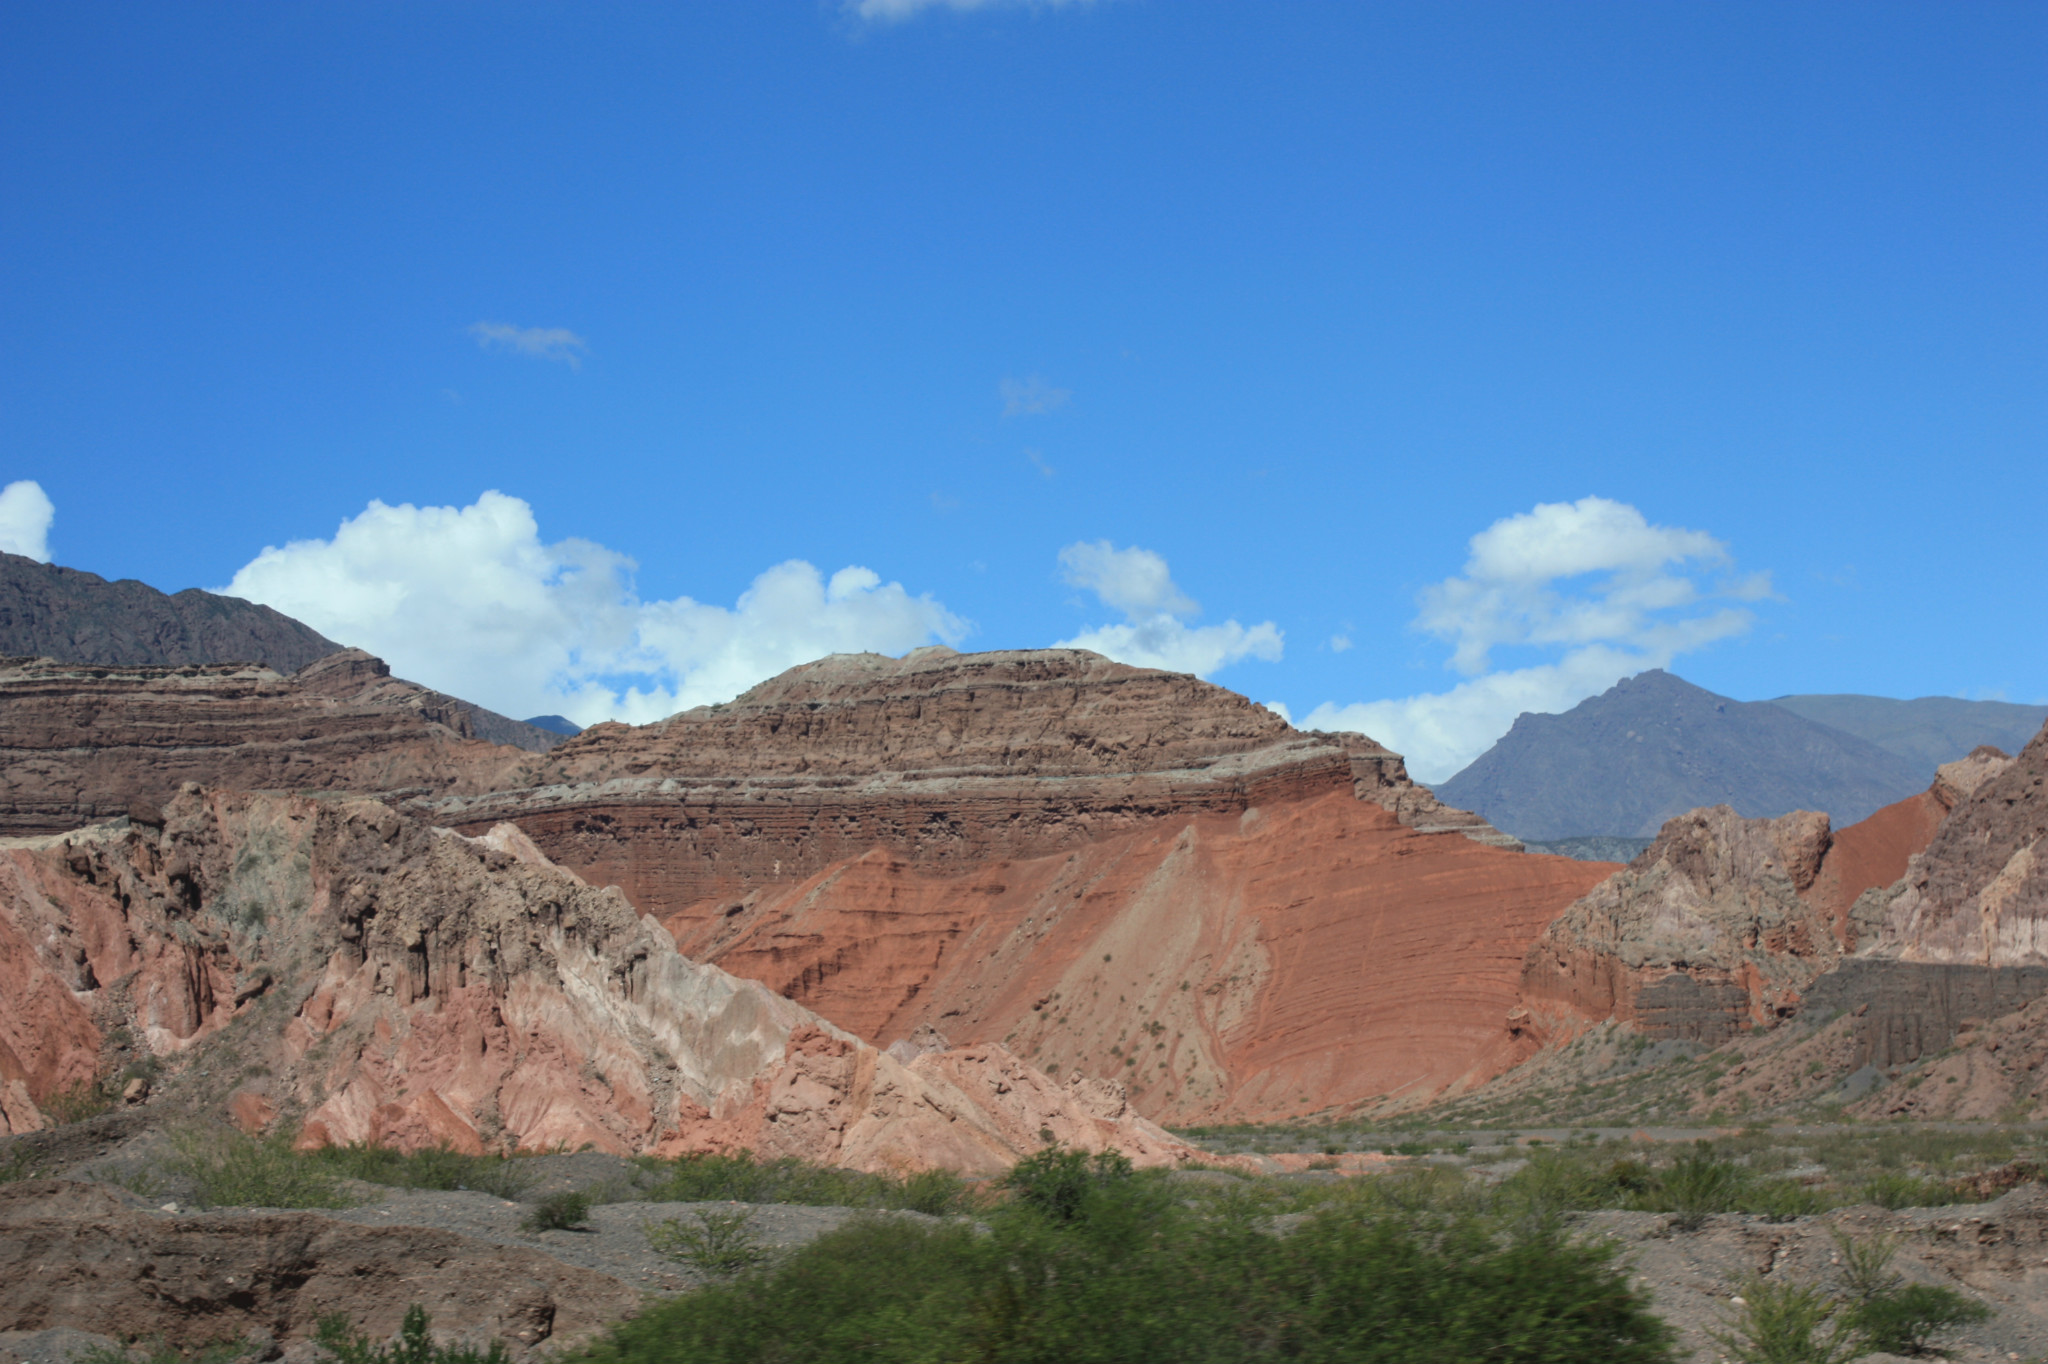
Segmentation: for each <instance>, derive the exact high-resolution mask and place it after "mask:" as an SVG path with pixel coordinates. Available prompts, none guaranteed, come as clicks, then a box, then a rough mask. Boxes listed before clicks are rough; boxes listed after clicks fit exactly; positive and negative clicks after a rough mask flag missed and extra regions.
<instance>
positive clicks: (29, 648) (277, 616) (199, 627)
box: [0, 553, 342, 673]
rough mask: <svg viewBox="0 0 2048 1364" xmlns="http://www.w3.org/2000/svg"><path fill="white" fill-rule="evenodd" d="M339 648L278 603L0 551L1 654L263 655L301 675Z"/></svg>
mask: <svg viewBox="0 0 2048 1364" xmlns="http://www.w3.org/2000/svg"><path fill="white" fill-rule="evenodd" d="M341 648H342V646H341V645H339V644H336V643H335V642H334V641H333V640H331V639H328V638H327V637H326V636H324V635H322V634H320V633H319V632H318V631H317V630H314V629H313V628H312V627H310V626H307V625H302V624H300V623H299V622H298V621H295V620H293V619H292V618H291V617H290V616H287V615H285V614H284V613H282V612H280V611H274V610H272V609H271V608H270V607H268V606H259V605H257V604H256V603H255V602H251V601H243V600H242V599H241V598H240V597H223V596H219V595H217V594H215V593H212V592H202V591H200V590H199V589H198V588H196V587H192V588H187V589H185V590H184V591H183V592H179V593H175V594H166V593H163V592H159V591H157V590H156V589H155V588H153V587H151V586H149V585H148V584H147V583H140V582H137V581H135V580H134V579H133V578H123V579H121V580H119V581H118V582H108V581H107V580H106V579H105V578H102V577H100V576H99V575H98V574H97V573H84V572H81V571H79V570H78V569H75V568H64V567H61V566H59V565H57V564H45V563H39V562H37V561H36V560H34V559H29V558H24V557H23V556H22V555H19V554H6V553H0V655H13V656H16V657H29V658H36V657H40V658H54V659H61V660H63V661H64V662H67V663H101V664H117V665H144V666H155V667H187V666H191V665H194V664H205V663H258V664H261V665H262V666H264V667H266V668H270V669H272V670H273V671H276V672H280V673H295V672H297V671H298V670H299V669H301V668H303V667H305V666H306V665H307V664H309V663H312V662H313V661H315V660H316V659H320V658H325V657H326V656H327V655H328V654H332V653H338V652H339V651H340V650H341Z"/></svg>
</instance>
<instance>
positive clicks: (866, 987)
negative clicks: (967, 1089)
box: [419, 649, 1606, 1120]
mask: <svg viewBox="0 0 2048 1364" xmlns="http://www.w3.org/2000/svg"><path fill="white" fill-rule="evenodd" d="M517 783H525V784H524V785H519V784H517ZM419 808H420V809H421V810H422V811H423V812H424V813H425V815H426V816H427V817H429V818H431V819H433V820H434V821H435V822H438V823H443V824H446V825H449V826H450V827H455V828H459V829H462V830H465V831H467V832H471V833H478V832H481V831H483V830H486V829H488V828H490V827H491V826H493V825H495V824H497V823H500V822H510V823H514V824H517V825H518V826H519V827H520V828H521V829H522V830H524V831H525V833H526V834H527V835H528V836H529V837H531V838H532V839H533V840H534V841H535V843H536V845H537V846H539V847H540V848H541V849H542V850H543V851H544V852H545V853H546V854H547V856H548V857H549V858H550V859H552V860H554V861H556V862H557V863H560V864H561V865H563V866H566V867H570V868H572V869H574V870H576V871H577V872H578V873H579V874H581V875H583V876H585V877H586V878H587V879H589V880H591V881H592V882H594V883H601V884H611V885H617V886H619V887H620V888H621V889H622V890H623V891H624V892H625V894H626V896H627V897H628V899H630V900H631V901H632V903H633V904H634V905H636V906H637V907H639V908H640V909H642V910H643V911H645V912H648V913H650V914H653V915H655V916H656V917H658V918H660V920H661V921H662V923H663V924H664V926H666V927H667V928H668V929H669V931H670V932H671V934H672V935H674V937H675V939H676V941H677V943H678V944H679V946H680V947H681V949H682V950H683V951H684V952H685V953H686V954H687V955H689V956H691V957H693V958H697V959H701V960H705V961H710V962H714V963H717V964H718V965H720V966H723V967H724V968H726V969H728V970H731V971H733V972H734V973H735V974H738V975H742V976H745V977H748V978H750V979H755V980H760V981H762V982H763V983H765V984H767V985H768V986H770V987H771V988H772V989H774V990H776V991H777V992H778V993H781V994H783V995H786V996H788V997H789V998H792V999H795V1000H798V1001H799V1002H801V1003H803V1004H805V1005H806V1006H808V1007H810V1008H813V1009H815V1010H817V1011H818V1012H819V1013H820V1014H822V1015H824V1016H826V1017H828V1018H831V1019H833V1020H834V1021H835V1022H838V1023H840V1024H841V1025H842V1026H844V1027H847V1028H849V1029H851V1030H852V1031H853V1032H855V1033H856V1034H858V1035H859V1036H861V1037H863V1038H865V1039H867V1040H868V1041H870V1042H873V1043H876V1044H878V1045H888V1044H892V1043H895V1042H899V1041H903V1040H905V1039H907V1038H909V1037H911V1036H912V1035H913V1034H915V1033H917V1032H918V1031H919V1030H921V1029H923V1030H932V1031H935V1032H936V1033H938V1034H940V1035H942V1036H944V1037H947V1038H950V1039H952V1040H953V1041H955V1042H959V1043H969V1044H979V1043H992V1042H1001V1043H1004V1044H1006V1045H1009V1046H1011V1047H1013V1048H1016V1049H1018V1050H1019V1051H1021V1052H1023V1053H1024V1054H1026V1055H1028V1056H1030V1057H1031V1058H1032V1059H1034V1060H1035V1061H1037V1062H1039V1063H1041V1064H1043V1065H1045V1066H1047V1067H1057V1068H1059V1069H1060V1070H1061V1072H1062V1073H1065V1074H1073V1073H1074V1072H1076V1071H1079V1072H1080V1073H1082V1074H1084V1075H1088V1076H1091V1077H1095V1078H1110V1077H1123V1078H1126V1079H1127V1080H1128V1081H1129V1083H1130V1085H1131V1088H1132V1092H1133V1095H1134V1101H1135V1102H1136V1103H1137V1104H1138V1105H1139V1106H1140V1108H1141V1110H1142V1111H1144V1112H1146V1113H1147V1114H1149V1115H1152V1116H1155V1117H1160V1118H1162V1119H1166V1118H1173V1119H1189V1120H1192V1119H1193V1118H1195V1117H1198V1116H1200V1117H1209V1116H1215V1115H1232V1116H1245V1117H1251V1116H1275V1115H1280V1114H1291V1113H1298V1112H1302V1111H1305V1110H1308V1111H1313V1110H1317V1109H1322V1108H1328V1107H1332V1106H1343V1105H1352V1106H1356V1105H1360V1104H1369V1103H1383V1102H1384V1103H1406V1102H1418V1101H1420V1100H1421V1099H1423V1098H1426V1097H1427V1096H1429V1095H1432V1094H1436V1093H1439V1092H1442V1091H1443V1090H1445V1089H1447V1088H1452V1087H1457V1086H1462V1085H1467V1084H1471V1083H1476V1082H1477V1080H1479V1079H1482V1078H1484V1077H1485V1076H1486V1075H1489V1074H1491V1073H1493V1072H1494V1071H1495V1070H1497V1069H1499V1068H1501V1067H1504V1066H1506V1065H1509V1064H1512V1063H1513V1061H1514V1059H1516V1056H1517V1055H1518V1048H1519V1047H1520V1046H1521V1044H1520V1043H1519V1042H1518V1041H1517V1040H1516V1039H1515V1038H1514V1037H1512V1036H1511V1035H1510V1034H1509V1033H1508V1032H1507V1031H1506V1029H1505V1028H1504V1026H1503V1025H1502V1023H1501V1021H1500V1020H1501V1019H1502V1018H1503V1017H1504V1016H1505V1014H1506V1012H1507V1010H1508V1008H1509V1007H1510V1006H1511V1005H1512V1003H1513V1001H1514V990H1515V980H1516V977H1517V974H1518V969H1519V963H1520V960H1521V956H1522V954H1523V953H1524V952H1525V951H1526V949H1527V946H1528V944H1529V942H1530V941H1531V940H1532V939H1533V938H1534V936H1535V934H1536V933H1537V932H1539V931H1540V930H1541V928H1542V926H1543V925H1544V924H1545V923H1547V922H1548V920H1549V919H1550V918H1551V917H1553V916H1554V915H1555V914H1556V913H1557V912H1558V911H1559V910H1560V909H1561V908H1562V907H1563V906H1564V905H1565V904H1566V903H1568V902H1569V901H1570V900H1571V899H1572V898H1574V897H1575V896H1576V895H1578V894H1579V893H1582V892H1583V891H1584V890H1585V889H1587V888H1588V887H1590V886H1591V885H1592V884H1593V883H1594V882H1595V881H1597V880H1598V879H1599V878H1600V877H1601V876H1602V875H1603V874H1604V872H1605V871H1606V868H1605V867H1603V866H1600V865H1598V864H1585V863H1571V862H1568V861H1566V860H1564V859H1555V858H1542V857H1525V856H1521V855H1519V854H1518V853H1517V852H1516V851H1515V849H1516V848H1518V846H1519V845H1517V844H1515V843H1514V841H1513V840H1511V839H1507V838H1505V837H1503V836H1502V835H1500V834H1499V833H1498V832H1497V831H1495V830H1493V829H1491V828H1490V827H1488V826H1486V825H1485V824H1484V822H1483V821H1480V820H1478V819H1476V818H1475V817H1473V816H1471V815H1469V814H1466V813H1465V812H1462V811H1457V810H1452V809H1450V808H1449V807H1446V806H1444V805H1443V804H1442V803H1441V802H1439V801H1438V800H1436V798H1435V797H1434V796H1432V795H1431V794H1430V793H1429V792H1428V791H1427V790H1426V789H1425V788H1422V787H1419V786H1417V785H1415V784H1414V783H1413V782H1411V781H1410V780H1409V779H1408V776H1407V772H1406V769H1405V766H1404V765H1403V764H1402V762H1401V759H1400V757H1399V756H1398V755H1396V754H1394V753H1391V752H1389V751H1388V750H1387V749H1385V748H1384V747H1382V746H1381V745H1378V744H1376V743H1374V742H1372V741H1371V740H1370V739H1367V738H1365V737H1364V736H1362V735H1324V734H1303V733H1300V732H1298V731H1295V730H1293V729H1292V728H1291V727H1289V726H1288V725H1287V724H1286V722H1285V721H1283V720H1282V719H1280V717H1278V716H1276V715H1274V714H1272V713H1271V712H1269V711H1266V710H1265V709H1264V708H1262V707H1258V706H1254V705H1252V704H1251V703H1250V702H1248V701H1246V700H1245V699H1244V698H1243V697H1240V696H1237V695H1235V694H1233V693H1230V692H1227V691H1225V690H1223V689H1222V688H1218V687H1214V686H1210V685H1208V684H1206V683H1203V682H1200V681H1198V680H1196V679H1194V678H1190V677H1186V676H1182V675H1179V674H1172V673H1163V672H1158V671H1156V670H1151V669H1142V668H1132V667H1128V666H1126V665H1122V664H1117V663H1112V662H1110V661H1109V660H1107V659H1103V658H1101V657H1099V656H1097V655H1093V654H1088V653H1085V652H1081V651H1077V650H1039V651H1029V652H1010V653H990V654H967V655H963V654H957V653H954V652H953V651H952V650H949V649H924V650H919V651H917V652H915V653H913V654H911V655H909V656H908V657H906V658H903V659H888V658H882V657H880V656H878V655H841V656H837V657H834V658H829V659H823V660H820V661H819V662H817V663H814V664H809V665H805V666H804V667H801V668H796V669H792V670H791V671H790V672H788V673H785V674H783V675H782V676H780V677H778V678H775V679H772V680H771V681H770V682H767V683H764V684H762V685H761V686H760V687H757V688H755V689H754V690H753V691H751V692H749V693H747V694H746V695H744V696H742V697H740V698H738V699H736V700H735V701H733V702H732V703H730V704H729V705H725V706H718V707H701V708H698V709H697V710H693V711H688V712H684V713H683V714H680V715H677V716H673V717H671V718H670V719H668V720H666V721H662V722H660V723H658V724H655V725H650V726H645V727H642V728H639V729H632V728H628V727H626V726H622V725H600V726H595V727H593V728H592V729H591V730H589V731H586V732H585V733H584V734H583V735H581V736H579V737H578V738H577V739H575V740H572V741H571V742H569V743H567V744H565V745H563V746H562V747H561V748H559V749H556V750H554V751H553V752H551V753H549V754H546V755H544V756H542V757H539V758H535V759H531V760H528V761H527V762H526V763H525V764H524V765H523V766H522V768H521V769H520V772H519V774H518V775H517V776H516V777H514V778H511V779H508V780H507V781H506V782H505V784H504V785H503V786H502V787H501V788H500V789H498V790H494V791H489V792H484V793H481V794H478V795H461V794H451V795H448V796H442V797H434V798H431V799H425V800H422V801H421V802H420V803H419ZM1310 847H1313V848H1315V849H1316V850H1317V851H1316V855H1315V856H1313V857H1305V856H1303V855H1302V853H1303V850H1304V849H1306V848H1310ZM1418 1029H1420V1032H1419V1033H1418V1032H1417V1030H1418ZM1418 1036H1419V1037H1420V1038H1422V1039H1425V1041H1424V1042H1423V1043H1422V1044H1418V1043H1417V1037H1418Z"/></svg>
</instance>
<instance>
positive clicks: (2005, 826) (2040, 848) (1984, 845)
mask: <svg viewBox="0 0 2048 1364" xmlns="http://www.w3.org/2000/svg"><path fill="white" fill-rule="evenodd" d="M1942 777H1943V780H1944V781H1946V782H1948V783H1949V784H1950V786H1951V787H1952V788H1955V789H1958V790H1959V791H1961V792H1962V801H1961V803H1960V804H1959V805H1958V806H1957V807H1956V809H1955V811H1954V813H1952V814H1951V815H1950V816H1949V818H1948V819H1947V820H1946V821H1945V822H1944V823H1943V824H1942V827H1941V831H1940V832H1939V833H1937V834H1936V835H1935V836H1934V839H1933V841H1932V842H1931V843H1929V844H1928V845H1927V851H1926V852H1924V853H1922V854H1921V855H1920V857H1919V859H1918V860H1917V861H1916V862H1915V864H1914V866H1913V868H1912V870H1911V871H1910V872H1909V873H1907V875H1906V876H1905V877H1904V879H1903V880H1902V881H1901V883H1900V884H1899V885H1898V886H1896V887H1894V888H1893V890H1892V891H1891V892H1890V893H1889V894H1887V895H1886V896H1885V897H1884V899H1883V903H1882V904H1881V906H1879V912H1880V913H1881V914H1882V915H1883V920H1884V931H1883V937H1882V941H1881V943H1880V945H1879V947H1878V949H1877V950H1878V952H1879V953H1880V954H1881V955H1884V956H1891V957H1897V958H1899V959H1901V960H1904V961H1920V962H1949V963H1956V964H1967V965H1973V966H2040V965H2048V726H2043V727H2042V730H2041V732H2040V733H2039V734H2036V735H2035V736H2034V738H2033V739H2032V740H2031V741H2030V742H2029V743H2028V744H2027V746H2026V747H2025V748H2023V749H2021V750H2020V754H2019V756H2018V757H2017V758H2012V759H2007V758H2006V757H2005V756H2004V755H2003V754H2001V753H1998V752H1997V751H1996V750H1985V749H1980V750H1979V751H1978V752H1977V753H1976V754H1974V755H1972V757H1971V758H1969V759H1967V760H1965V761H1964V762H1962V763H1955V764H1950V765H1949V766H1947V767H1944V768H1943V769H1942Z"/></svg>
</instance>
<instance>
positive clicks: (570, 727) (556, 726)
mask: <svg viewBox="0 0 2048 1364" xmlns="http://www.w3.org/2000/svg"><path fill="white" fill-rule="evenodd" d="M523 723H525V724H529V725H532V726H533V727H534V728H535V729H544V730H547V731H548V732H549V733H551V734H581V733H582V732H583V726H581V725H579V724H577V723H576V722H575V721H573V720H569V719H565V718H564V717H562V716H560V715H534V716H530V717H528V718H527V719H526V720H525V721H524V722H523Z"/></svg>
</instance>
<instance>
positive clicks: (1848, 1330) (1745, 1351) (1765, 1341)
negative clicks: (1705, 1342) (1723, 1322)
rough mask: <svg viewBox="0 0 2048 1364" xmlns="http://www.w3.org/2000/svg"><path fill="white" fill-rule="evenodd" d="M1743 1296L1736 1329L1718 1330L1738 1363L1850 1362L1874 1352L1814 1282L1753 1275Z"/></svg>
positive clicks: (1720, 1341) (1717, 1338) (1720, 1339)
mask: <svg viewBox="0 0 2048 1364" xmlns="http://www.w3.org/2000/svg"><path fill="white" fill-rule="evenodd" d="M1741 1297H1742V1300H1743V1304H1742V1312H1741V1314H1740V1315H1739V1316H1738V1317H1737V1318H1736V1319H1735V1321H1734V1323H1733V1324H1732V1327H1733V1329H1731V1330H1728V1331H1725V1332H1716V1333H1715V1334H1714V1340H1715V1342H1716V1343H1718V1344H1719V1345H1720V1346H1721V1348H1722V1349H1724V1350H1726V1351H1727V1352H1728V1357H1729V1358H1730V1359H1732V1360H1735V1361H1737V1362H1738V1364H1847V1361H1849V1360H1852V1359H1860V1358H1862V1357H1863V1356H1864V1355H1866V1354H1868V1353H1869V1351H1868V1350H1866V1349H1864V1348H1863V1341H1862V1337H1861V1336H1860V1335H1859V1334H1858V1333H1857V1331H1856V1330H1855V1329H1854V1328H1853V1327H1851V1326H1850V1325H1849V1324H1848V1323H1847V1322H1845V1321H1844V1320H1843V1314H1842V1312H1841V1310H1840V1307H1841V1305H1840V1304H1839V1303H1837V1302H1836V1301H1835V1300H1834V1299H1833V1298H1832V1297H1830V1296H1829V1295H1828V1294H1827V1293H1826V1292H1824V1291H1823V1290H1822V1289H1820V1288H1819V1287H1818V1286H1816V1285H1814V1284H1792V1283H1784V1282H1779V1281H1775V1280H1771V1279H1757V1278H1752V1279H1751V1280H1749V1282H1748V1283H1746V1284H1744V1285H1743V1287H1742V1294H1741ZM1822 1327H1826V1328H1827V1331H1826V1334H1825V1335H1823V1334H1822V1333H1821V1328H1822Z"/></svg>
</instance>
